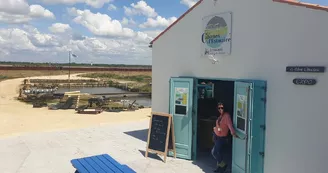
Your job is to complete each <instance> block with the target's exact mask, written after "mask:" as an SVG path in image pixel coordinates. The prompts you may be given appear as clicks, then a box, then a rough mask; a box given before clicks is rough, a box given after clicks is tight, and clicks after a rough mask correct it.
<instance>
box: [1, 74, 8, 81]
mask: <svg viewBox="0 0 328 173" xmlns="http://www.w3.org/2000/svg"><path fill="white" fill-rule="evenodd" d="M6 79H8V76H4V75H0V81H3V80H6Z"/></svg>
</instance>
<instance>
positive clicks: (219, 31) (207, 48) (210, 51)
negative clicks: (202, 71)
mask: <svg viewBox="0 0 328 173" xmlns="http://www.w3.org/2000/svg"><path fill="white" fill-rule="evenodd" d="M231 18H232V13H231V12H226V13H220V14H215V15H210V16H206V17H204V18H203V21H202V23H203V24H202V27H203V29H202V31H203V33H202V55H203V56H208V55H229V54H230V53H231V33H232V29H231V26H232V21H231Z"/></svg>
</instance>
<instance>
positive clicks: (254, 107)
mask: <svg viewBox="0 0 328 173" xmlns="http://www.w3.org/2000/svg"><path fill="white" fill-rule="evenodd" d="M234 102H235V103H234V115H233V116H234V117H233V123H234V127H235V129H236V132H237V134H238V136H239V137H240V138H239V139H238V138H234V139H233V148H232V172H233V173H263V166H264V161H263V160H264V137H265V132H264V130H265V102H266V83H265V82H263V81H253V82H235V97H234Z"/></svg>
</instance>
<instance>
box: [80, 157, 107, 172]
mask: <svg viewBox="0 0 328 173" xmlns="http://www.w3.org/2000/svg"><path fill="white" fill-rule="evenodd" d="M92 158H93V157H86V158H84V159H83V160H84V161H85V162H87V163H88V164H89V165H90V166H91V167H92V168H93V169H94V170H96V171H97V173H111V172H106V171H104V169H103V168H102V167H101V166H100V165H98V164H97V163H96V162H95V161H93V159H92Z"/></svg>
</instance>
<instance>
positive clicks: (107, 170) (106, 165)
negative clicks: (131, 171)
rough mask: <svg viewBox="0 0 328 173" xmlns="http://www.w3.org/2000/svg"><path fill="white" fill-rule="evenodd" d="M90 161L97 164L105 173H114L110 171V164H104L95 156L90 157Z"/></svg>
mask: <svg viewBox="0 0 328 173" xmlns="http://www.w3.org/2000/svg"><path fill="white" fill-rule="evenodd" d="M92 160H93V161H94V162H95V163H97V164H98V165H99V166H100V167H101V168H102V169H103V170H104V171H106V173H107V172H108V173H109V172H113V173H114V172H115V171H114V170H113V169H111V166H110V165H111V163H108V162H106V163H104V162H103V161H101V160H100V159H99V158H98V157H97V156H95V157H92Z"/></svg>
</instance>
